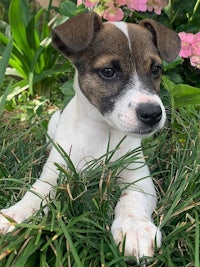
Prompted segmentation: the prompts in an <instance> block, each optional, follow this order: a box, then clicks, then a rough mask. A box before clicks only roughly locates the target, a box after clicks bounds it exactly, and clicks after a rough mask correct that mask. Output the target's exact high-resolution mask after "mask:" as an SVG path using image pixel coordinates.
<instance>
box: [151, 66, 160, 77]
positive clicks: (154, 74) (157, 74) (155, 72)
mask: <svg viewBox="0 0 200 267" xmlns="http://www.w3.org/2000/svg"><path fill="white" fill-rule="evenodd" d="M161 74H162V65H160V64H157V63H154V64H152V65H151V75H152V77H153V78H158V77H160V75H161Z"/></svg>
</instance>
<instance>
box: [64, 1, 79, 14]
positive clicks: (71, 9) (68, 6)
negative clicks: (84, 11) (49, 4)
mask: <svg viewBox="0 0 200 267" xmlns="http://www.w3.org/2000/svg"><path fill="white" fill-rule="evenodd" d="M60 13H61V14H62V15H64V16H66V17H69V18H70V17H73V16H75V15H76V14H77V5H76V4H75V3H73V2H70V1H67V2H64V3H62V4H61V6H60Z"/></svg>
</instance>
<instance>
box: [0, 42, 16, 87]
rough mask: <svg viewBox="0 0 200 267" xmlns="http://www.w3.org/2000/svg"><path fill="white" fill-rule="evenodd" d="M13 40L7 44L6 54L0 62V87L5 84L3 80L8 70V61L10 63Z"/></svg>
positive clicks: (4, 53)
mask: <svg viewBox="0 0 200 267" xmlns="http://www.w3.org/2000/svg"><path fill="white" fill-rule="evenodd" d="M12 47H13V45H12V40H10V42H9V43H8V44H7V46H6V48H5V50H4V52H3V55H2V58H1V60H0V86H1V84H2V82H3V78H4V75H5V72H6V68H7V66H8V61H9V58H10V54H11V52H12Z"/></svg>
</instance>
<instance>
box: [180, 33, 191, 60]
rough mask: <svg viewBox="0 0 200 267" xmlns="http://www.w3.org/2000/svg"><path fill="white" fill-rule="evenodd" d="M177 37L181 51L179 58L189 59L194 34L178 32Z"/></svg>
mask: <svg viewBox="0 0 200 267" xmlns="http://www.w3.org/2000/svg"><path fill="white" fill-rule="evenodd" d="M179 37H180V39H181V50H180V53H179V56H180V57H183V58H187V57H190V56H191V55H192V47H191V44H192V43H193V42H194V34H192V33H186V32H180V33H179Z"/></svg>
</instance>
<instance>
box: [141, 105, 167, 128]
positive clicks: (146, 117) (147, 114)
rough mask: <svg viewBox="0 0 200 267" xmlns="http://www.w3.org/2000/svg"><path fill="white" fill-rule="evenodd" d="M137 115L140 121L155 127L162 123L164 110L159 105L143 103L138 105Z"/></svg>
mask: <svg viewBox="0 0 200 267" xmlns="http://www.w3.org/2000/svg"><path fill="white" fill-rule="evenodd" d="M136 114H137V117H138V119H139V121H141V122H142V123H143V124H145V125H147V126H150V127H153V126H156V125H157V124H158V123H159V122H160V120H161V118H162V109H161V107H160V105H158V104H153V103H142V104H139V105H138V107H137V109H136Z"/></svg>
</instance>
